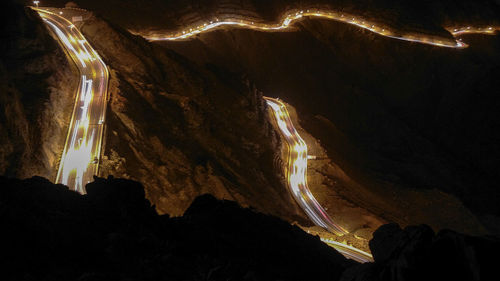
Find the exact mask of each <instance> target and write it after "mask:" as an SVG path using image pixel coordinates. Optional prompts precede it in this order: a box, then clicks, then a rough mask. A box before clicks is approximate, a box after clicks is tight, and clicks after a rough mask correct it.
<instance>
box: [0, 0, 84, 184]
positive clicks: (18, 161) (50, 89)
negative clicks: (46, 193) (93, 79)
mask: <svg viewBox="0 0 500 281" xmlns="http://www.w3.org/2000/svg"><path fill="white" fill-rule="evenodd" d="M2 5H3V8H2V11H1V14H2V17H1V18H2V25H1V30H0V34H2V44H1V50H0V104H1V111H0V174H1V175H9V176H16V177H31V176H33V175H40V176H44V177H47V178H50V179H54V178H55V173H56V169H57V164H58V161H59V157H60V154H61V152H62V147H63V144H64V141H65V139H66V130H67V124H68V123H69V117H70V113H71V110H72V109H73V101H74V89H75V88H76V86H77V85H78V73H77V72H76V70H75V69H73V67H72V65H71V64H70V61H68V58H67V57H66V55H65V53H64V51H63V49H61V47H60V46H59V44H58V43H57V42H56V41H55V40H54V38H53V37H51V34H50V33H49V31H48V30H47V29H46V28H45V26H44V24H43V23H42V21H41V19H40V18H39V17H38V15H37V14H36V13H35V12H33V11H32V10H31V9H26V8H24V7H23V6H21V5H18V4H15V2H14V1H10V0H9V1H7V2H6V3H3V4H2Z"/></svg>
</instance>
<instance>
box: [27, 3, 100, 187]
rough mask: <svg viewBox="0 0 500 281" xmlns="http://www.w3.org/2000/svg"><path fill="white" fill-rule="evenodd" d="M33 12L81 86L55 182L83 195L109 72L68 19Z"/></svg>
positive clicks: (95, 159)
mask: <svg viewBox="0 0 500 281" xmlns="http://www.w3.org/2000/svg"><path fill="white" fill-rule="evenodd" d="M33 9H35V10H36V11H37V12H38V13H39V15H40V17H41V18H42V19H43V20H44V22H45V23H46V25H47V27H48V28H49V29H50V30H51V31H52V32H53V33H54V34H55V35H56V36H57V38H58V39H59V43H60V44H61V45H62V46H64V48H65V50H66V51H67V53H68V54H69V56H70V57H71V58H72V60H73V61H74V62H75V64H76V66H77V68H78V70H79V72H80V84H79V86H78V89H77V91H76V94H75V105H74V108H73V114H72V117H71V121H70V124H69V127H68V135H67V138H66V143H65V145H64V151H63V153H62V156H61V161H60V163H59V169H58V172H57V178H56V182H57V183H62V184H64V185H67V186H68V187H69V188H70V189H72V190H75V191H78V192H80V193H84V192H85V190H84V186H85V184H87V183H88V182H90V181H92V180H93V176H94V175H97V172H98V169H99V161H100V157H101V146H102V139H103V133H104V121H105V116H106V102H107V88H108V77H109V73H108V69H107V67H106V65H105V64H104V62H103V61H102V59H101V58H100V56H99V55H98V54H97V52H96V51H95V50H94V49H93V48H92V47H91V46H90V44H89V42H87V40H86V39H85V37H84V36H83V35H82V34H81V33H80V31H79V30H78V29H77V28H76V27H75V26H74V25H73V24H72V23H71V22H70V21H68V20H67V19H65V18H63V17H61V16H59V15H57V14H54V13H52V12H49V11H46V10H42V9H37V8H33Z"/></svg>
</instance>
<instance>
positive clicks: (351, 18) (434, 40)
mask: <svg viewBox="0 0 500 281" xmlns="http://www.w3.org/2000/svg"><path fill="white" fill-rule="evenodd" d="M304 17H316V18H325V19H330V20H335V21H339V22H343V23H347V24H351V25H355V26H358V27H360V28H363V29H365V30H368V31H371V32H373V33H376V34H379V35H382V36H385V37H389V38H394V39H398V40H404V41H410V42H416V43H422V44H428V45H433V46H438V47H448V48H458V49H460V48H466V47H467V46H468V45H467V44H465V43H464V42H462V41H461V40H460V39H458V38H457V36H458V35H460V34H464V33H480V34H494V33H495V32H496V31H498V30H500V28H499V27H493V26H488V27H482V28H472V27H458V28H447V29H448V31H450V33H451V34H452V35H453V36H454V37H455V38H453V39H450V38H445V37H442V36H431V35H425V34H421V33H403V32H399V31H397V30H395V29H392V28H391V27H388V26H382V25H380V24H378V23H375V22H371V21H368V20H365V19H363V18H360V17H359V16H355V15H351V14H347V13H342V12H335V11H325V10H320V9H306V10H300V11H299V10H295V11H291V12H288V13H287V14H286V15H285V16H284V17H283V19H282V20H281V21H280V22H279V23H276V24H266V23H256V22H253V21H250V20H245V19H239V18H236V17H230V16H226V17H225V18H224V19H218V18H216V19H214V20H212V21H209V22H206V23H203V24H200V25H197V26H193V27H190V28H186V29H184V30H182V31H178V32H172V33H169V34H153V35H142V36H143V37H144V38H146V39H147V40H150V41H175V40H186V39H189V38H191V37H193V36H195V35H197V34H200V33H202V32H206V31H210V30H212V29H215V28H218V27H221V26H235V27H241V28H248V29H253V30H258V31H282V30H285V29H288V28H290V27H291V25H292V24H293V23H295V22H296V21H299V20H301V19H303V18H304ZM453 30H456V31H453ZM138 34H139V35H140V33H138Z"/></svg>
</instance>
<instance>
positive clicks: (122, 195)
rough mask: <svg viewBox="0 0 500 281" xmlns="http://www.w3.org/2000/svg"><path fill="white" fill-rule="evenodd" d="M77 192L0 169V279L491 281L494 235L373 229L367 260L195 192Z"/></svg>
mask: <svg viewBox="0 0 500 281" xmlns="http://www.w3.org/2000/svg"><path fill="white" fill-rule="evenodd" d="M86 189H87V192H88V194H87V195H80V194H78V193H75V192H73V191H70V190H68V189H67V188H66V187H65V186H63V185H55V184H52V183H51V182H49V181H48V180H46V179H44V178H40V177H33V178H31V179H26V180H18V179H7V178H4V177H0V229H1V230H2V234H3V238H2V239H0V249H1V252H0V265H1V267H2V270H1V273H0V274H1V275H0V276H1V277H0V279H1V280H64V281H68V280H339V279H340V280H494V279H490V276H492V273H494V271H493V270H494V269H495V260H494V259H492V258H491V257H489V256H488V254H492V253H496V252H498V251H499V250H500V243H499V241H498V240H497V239H494V238H479V237H472V236H465V235H461V234H458V233H456V232H452V231H441V232H439V233H438V234H437V235H435V234H434V233H433V231H432V230H431V229H430V228H429V227H427V226H416V227H407V228H405V229H404V230H402V229H401V228H399V226H397V225H395V224H388V225H384V226H382V227H380V228H379V229H378V230H377V231H376V232H375V234H374V237H373V240H372V241H371V242H370V247H371V249H372V252H373V256H374V258H375V263H371V264H363V265H358V264H356V263H354V262H352V261H349V260H346V259H345V258H344V257H342V256H341V255H340V254H339V253H337V252H336V251H335V250H333V249H332V248H329V247H328V246H326V245H325V244H323V243H322V242H320V240H319V238H318V237H313V236H311V235H309V234H307V233H305V232H304V231H302V230H301V229H299V228H298V227H296V226H292V225H290V224H288V223H286V222H285V221H283V220H281V219H278V218H275V217H272V216H269V215H264V214H261V213H256V212H255V211H253V210H252V209H247V208H241V207H240V206H238V205H237V203H235V202H231V201H227V200H223V201H220V200H217V199H215V198H214V197H212V196H211V195H202V196H200V197H198V198H197V199H195V201H194V202H193V203H192V205H191V206H190V207H189V208H188V209H187V211H186V212H185V214H184V215H183V216H182V217H175V218H170V217H169V216H168V215H158V214H157V213H156V211H155V208H154V206H151V204H150V202H149V201H148V200H147V199H145V194H144V189H143V186H142V185H141V184H140V183H138V182H135V181H130V180H124V179H115V178H112V177H110V178H108V179H103V178H96V180H95V181H94V182H93V183H90V184H88V185H87V187H86Z"/></svg>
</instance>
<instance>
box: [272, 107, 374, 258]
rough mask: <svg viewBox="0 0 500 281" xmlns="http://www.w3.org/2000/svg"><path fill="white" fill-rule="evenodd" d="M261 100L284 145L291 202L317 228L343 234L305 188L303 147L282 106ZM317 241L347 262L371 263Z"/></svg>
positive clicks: (358, 253) (359, 254)
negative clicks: (267, 106) (295, 203)
mask: <svg viewBox="0 0 500 281" xmlns="http://www.w3.org/2000/svg"><path fill="white" fill-rule="evenodd" d="M264 99H265V100H266V102H267V104H268V105H269V107H270V108H271V110H272V111H273V115H274V119H275V120H276V124H277V125H278V128H279V129H280V132H281V133H282V135H283V136H284V137H285V139H286V141H287V144H288V167H287V179H288V186H289V188H290V191H291V193H292V195H293V197H294V198H295V201H297V203H298V204H299V206H300V207H301V208H302V209H303V210H304V212H305V213H306V214H307V216H308V217H309V218H310V219H311V220H312V221H313V222H314V224H316V225H317V226H320V227H322V228H324V229H326V230H328V231H330V232H332V233H334V234H336V235H344V234H347V233H348V232H347V231H346V230H345V229H344V228H342V227H341V226H340V225H338V224H336V223H334V222H333V220H332V219H331V218H330V216H329V215H328V214H327V213H326V212H325V210H324V209H323V207H321V205H320V204H319V203H318V201H316V198H314V196H313V195H312V193H311V191H310V190H309V188H308V186H307V144H306V143H305V141H304V140H303V139H302V137H301V136H300V135H299V133H298V132H297V130H296V129H295V127H294V125H293V123H292V120H291V119H290V115H289V114H288V110H287V108H286V105H285V104H284V103H283V102H282V101H280V100H278V99H273V98H269V97H264ZM321 240H322V241H323V242H325V243H327V244H328V245H330V246H331V247H333V248H335V249H336V250H338V251H339V252H340V253H341V254H343V255H344V256H345V257H347V258H349V259H353V260H356V261H358V262H362V263H364V262H372V261H373V257H372V255H371V254H369V253H367V252H364V251H362V250H360V249H357V248H355V247H353V246H349V245H347V244H343V243H340V242H337V241H334V240H329V239H325V238H321Z"/></svg>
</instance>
